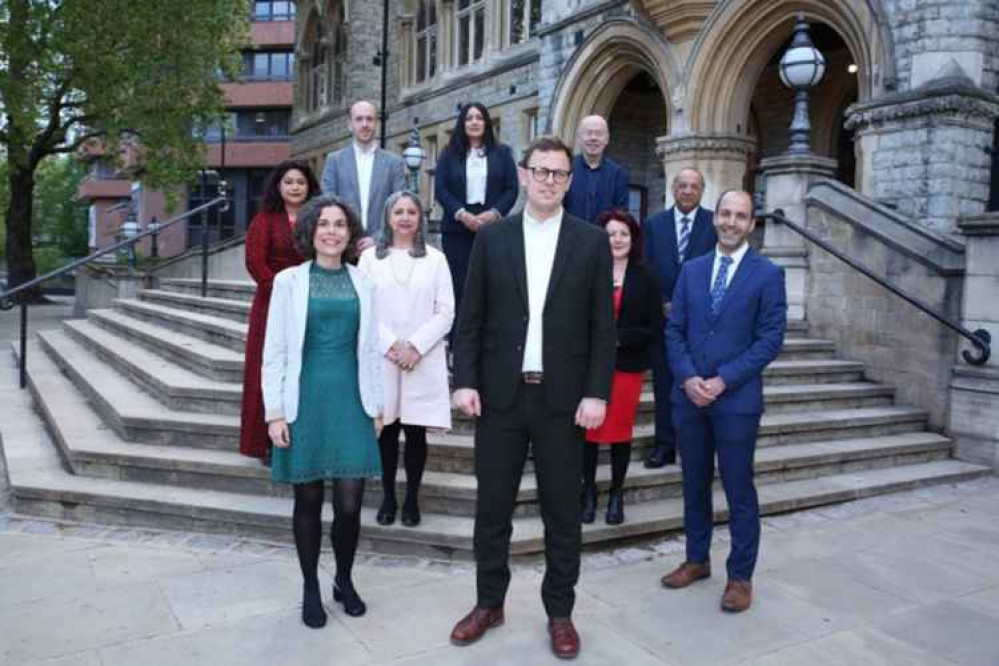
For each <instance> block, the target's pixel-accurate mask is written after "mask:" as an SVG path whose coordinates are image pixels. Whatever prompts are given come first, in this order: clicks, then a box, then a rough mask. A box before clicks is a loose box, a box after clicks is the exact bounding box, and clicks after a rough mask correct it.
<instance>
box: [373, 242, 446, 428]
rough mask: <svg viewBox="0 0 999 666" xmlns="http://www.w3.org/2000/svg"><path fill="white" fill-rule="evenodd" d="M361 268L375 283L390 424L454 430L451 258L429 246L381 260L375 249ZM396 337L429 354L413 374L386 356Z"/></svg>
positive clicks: (386, 402)
mask: <svg viewBox="0 0 999 666" xmlns="http://www.w3.org/2000/svg"><path fill="white" fill-rule="evenodd" d="M358 268H359V269H360V270H361V272H362V273H364V274H365V275H367V276H368V277H369V278H370V279H371V281H372V282H374V285H375V301H376V303H377V307H376V311H377V313H378V315H377V316H378V331H379V350H380V351H381V353H382V354H383V360H382V369H383V374H382V377H383V382H382V386H383V391H384V401H385V412H384V418H385V423H386V424H389V423H393V422H394V421H395V420H396V419H401V420H402V422H403V423H404V424H406V425H421V426H427V427H430V428H444V429H448V428H450V427H451V393H450V389H449V387H448V377H447V359H446V357H445V354H444V336H445V335H446V334H447V332H448V331H449V330H451V323H452V321H453V320H454V290H453V287H452V284H451V270H450V268H449V267H448V264H447V259H446V258H445V257H444V255H443V254H442V253H441V252H440V251H439V250H436V249H434V248H433V247H429V246H428V247H427V254H426V256H425V257H420V258H418V259H414V258H413V257H410V256H409V255H408V254H403V253H402V252H401V251H399V250H391V251H390V255H389V256H386V257H385V258H384V259H378V258H377V257H376V256H375V251H374V249H369V250H367V251H365V252H364V253H363V254H362V255H361V260H360V262H359V263H358ZM396 340H403V341H407V342H411V343H412V344H413V346H415V347H416V349H417V351H419V352H420V354H421V355H422V356H423V358H422V359H421V360H420V362H419V363H417V364H416V367H414V368H413V369H412V370H411V371H410V372H404V371H402V370H400V369H399V368H398V366H396V365H395V364H394V363H391V362H390V361H389V360H388V359H387V358H384V354H386V353H387V352H388V350H389V349H390V348H391V347H392V344H393V343H394V342H395V341H396Z"/></svg>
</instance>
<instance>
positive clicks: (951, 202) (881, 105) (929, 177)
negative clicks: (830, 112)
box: [846, 62, 999, 233]
mask: <svg viewBox="0 0 999 666" xmlns="http://www.w3.org/2000/svg"><path fill="white" fill-rule="evenodd" d="M997 116H999V97H996V96H995V95H993V94H991V93H989V92H987V91H985V90H983V89H982V88H980V87H978V86H976V85H975V84H974V83H973V82H972V81H971V80H970V79H969V78H968V77H967V76H965V75H964V73H963V71H962V70H961V69H960V67H959V66H958V65H957V64H956V63H955V62H952V63H951V65H950V66H949V67H947V68H945V69H944V70H943V71H941V72H940V74H939V75H938V76H937V77H936V78H934V79H932V80H929V81H927V82H925V83H924V84H922V85H921V86H919V87H918V88H916V89H914V90H909V91H906V92H901V93H896V94H892V95H887V96H885V97H881V98H879V99H876V100H873V101H870V102H865V103H863V104H855V105H853V106H851V107H850V108H849V109H847V121H846V126H847V127H848V128H851V129H854V130H856V149H857V161H858V165H859V168H858V189H859V190H860V192H861V193H863V194H865V195H867V196H869V197H871V198H873V199H875V200H876V201H878V202H879V203H881V204H884V205H886V206H889V207H890V208H894V209H895V210H897V211H898V212H899V213H901V214H902V215H905V216H906V217H910V218H912V219H914V220H917V221H919V222H921V223H923V224H925V225H927V226H929V227H931V228H933V229H934V230H936V231H939V232H941V233H953V232H955V231H956V225H957V220H958V218H960V217H962V216H965V215H976V214H979V213H983V212H984V211H985V207H986V204H987V203H988V197H989V180H990V168H991V164H990V162H991V160H990V154H989V153H990V150H991V147H992V133H993V126H994V123H995V119H996V117H997Z"/></svg>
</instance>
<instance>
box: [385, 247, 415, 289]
mask: <svg viewBox="0 0 999 666" xmlns="http://www.w3.org/2000/svg"><path fill="white" fill-rule="evenodd" d="M399 254H402V255H403V256H405V257H409V270H408V271H406V273H405V278H403V279H400V278H399V273H398V271H396V263H398V262H397V261H396V260H395V257H396V255H399ZM388 261H389V270H390V271H392V280H393V281H394V282H395V283H396V284H397V285H399V286H400V287H405V286H406V285H407V284H409V281H410V280H411V279H412V278H413V271H414V270H415V269H416V260H415V259H414V258H413V257H410V256H409V253H408V252H406V251H405V250H395V249H393V250H391V251H390V252H389V256H388Z"/></svg>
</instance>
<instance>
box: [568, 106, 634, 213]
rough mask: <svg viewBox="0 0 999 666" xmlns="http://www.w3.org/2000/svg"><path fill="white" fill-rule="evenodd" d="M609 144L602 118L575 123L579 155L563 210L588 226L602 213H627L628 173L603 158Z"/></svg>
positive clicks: (610, 160) (604, 121)
mask: <svg viewBox="0 0 999 666" xmlns="http://www.w3.org/2000/svg"><path fill="white" fill-rule="evenodd" d="M609 141H610V131H609V130H608V129H607V121H606V120H604V119H603V118H602V117H600V116H586V117H585V118H583V120H582V121H581V122H580V123H579V129H578V130H577V131H576V142H577V143H578V144H579V146H580V148H581V149H582V151H583V152H582V154H580V155H576V159H575V161H574V163H573V166H572V185H571V186H570V187H569V191H568V192H567V193H566V195H565V210H566V211H567V212H568V213H570V214H571V215H575V216H576V217H578V218H581V219H584V220H586V221H587V222H590V223H591V224H592V223H594V222H596V219H597V216H598V215H600V213H603V212H604V211H608V210H611V209H612V208H620V209H622V210H628V172H627V171H626V170H625V169H624V168H623V167H621V165H619V164H618V163H617V162H615V161H614V160H612V159H610V158H609V157H606V156H605V155H604V151H606V150H607V144H608V143H609Z"/></svg>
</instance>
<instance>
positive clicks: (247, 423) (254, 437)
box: [239, 211, 304, 458]
mask: <svg viewBox="0 0 999 666" xmlns="http://www.w3.org/2000/svg"><path fill="white" fill-rule="evenodd" d="M302 261H304V258H303V257H302V255H300V254H299V253H298V250H296V249H295V241H294V239H293V238H292V234H291V221H290V220H289V219H288V215H287V214H286V213H284V212H283V211H282V212H280V213H257V215H256V216H254V218H253V220H251V221H250V229H249V231H247V232H246V270H247V271H249V273H250V276H251V277H252V278H253V280H254V281H255V282H256V283H257V291H256V293H255V294H254V295H253V305H252V306H251V307H250V325H249V329H248V330H247V333H246V356H245V359H244V363H243V409H242V413H241V417H240V431H239V452H240V453H242V454H243V455H245V456H251V457H254V458H264V457H266V456H267V453H268V451H269V449H270V439H269V438H268V437H267V423H266V422H265V421H264V398H263V393H262V391H261V388H260V366H261V363H262V362H263V356H264V333H265V332H266V330H267V309H268V308H269V307H270V303H271V286H272V284H273V281H274V276H275V275H277V273H278V271H281V270H283V269H285V268H288V267H289V266H297V265H298V264H300V263H302Z"/></svg>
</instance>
